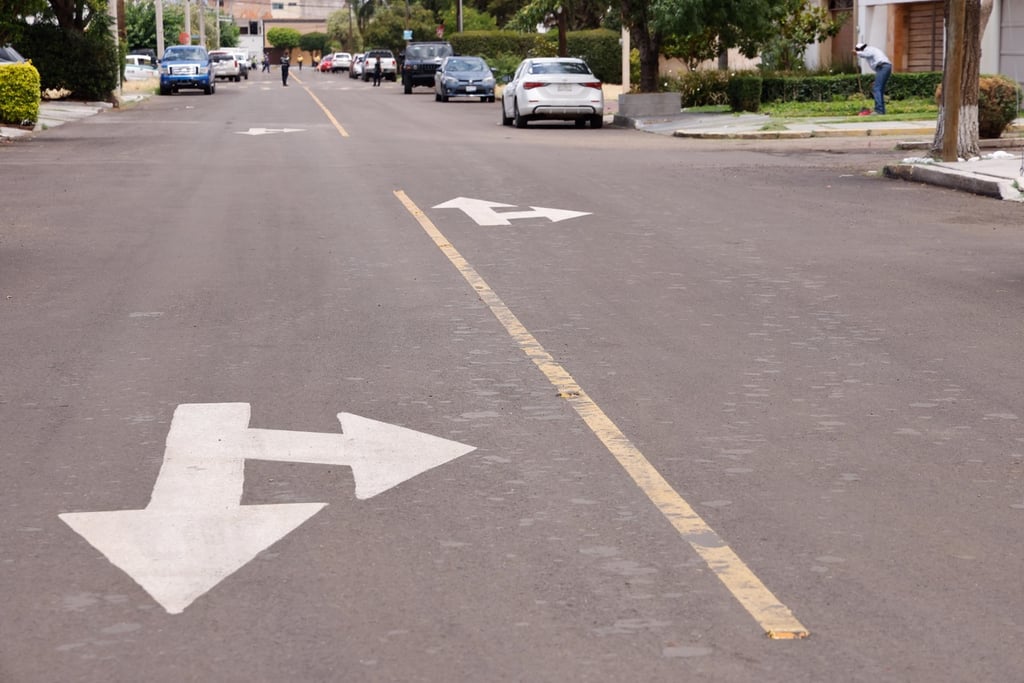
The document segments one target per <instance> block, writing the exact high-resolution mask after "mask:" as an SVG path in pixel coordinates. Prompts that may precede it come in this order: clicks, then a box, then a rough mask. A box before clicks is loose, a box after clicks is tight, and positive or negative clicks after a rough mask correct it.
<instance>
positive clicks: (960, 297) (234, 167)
mask: <svg viewBox="0 0 1024 683" xmlns="http://www.w3.org/2000/svg"><path fill="white" fill-rule="evenodd" d="M292 71H293V78H292V80H291V83H290V85H289V87H287V88H285V87H282V86H281V83H280V79H279V77H278V74H277V73H276V71H275V73H273V74H270V75H267V74H258V73H256V74H253V75H251V76H250V78H249V80H248V81H244V82H242V83H237V84H236V83H221V84H219V85H218V89H217V93H216V95H214V96H212V97H210V96H205V95H202V94H200V93H198V92H197V93H181V94H178V95H176V96H173V97H154V98H151V99H149V100H148V101H146V102H144V103H143V104H141V105H139V106H135V107H130V108H126V109H124V110H119V111H113V112H108V113H105V114H103V115H100V116H96V117H93V118H91V119H88V120H84V121H81V122H77V123H73V124H68V125H66V126H62V127H60V128H58V129H54V130H50V131H46V132H44V133H42V134H40V135H37V136H35V137H34V138H32V139H26V140H21V141H18V142H16V143H14V144H9V145H6V146H4V147H2V148H0V181H2V188H3V195H2V199H0V207H2V208H0V216H2V219H0V329H2V334H0V359H2V372H3V381H2V382H0V472H2V477H0V520H2V527H0V595H2V599H3V603H2V604H3V608H2V611H0V681H3V682H4V683H35V682H50V681H61V682H69V681H102V682H109V681H147V682H165V681H166V682H178V681H218V682H219V681H226V682H227V681H245V682H252V681H268V682H272V681H274V682H276V681H584V680H586V681H723V682H725V681H729V682H732V681H737V682H742V681H769V682H771V681H778V682H783V681H785V682H792V681H807V682H817V681H865V682H878V681H899V682H905V681H928V682H934V681H1018V680H1024V657H1022V655H1021V645H1020V644H1021V641H1022V637H1024V617H1022V615H1024V590H1022V589H1021V576H1020V573H1021V572H1020V568H1021V563H1022V557H1021V553H1022V550H1021V548H1022V544H1021V528H1022V523H1024V431H1022V429H1021V419H1022V418H1024V396H1022V387H1024V376H1022V374H1024V364H1022V363H1021V362H1020V355H1021V353H1020V352H1021V349H1022V331H1024V330H1022V325H1024V323H1022V321H1024V315H1022V303H1021V302H1022V297H1024V279H1022V273H1024V258H1022V252H1024V228H1022V227H1021V226H1022V221H1021V213H1020V207H1019V205H1016V204H1010V203H1000V202H996V201H993V200H990V199H983V198H978V197H974V196H969V195H964V194H958V193H954V192H950V191H945V190H941V189H937V188H934V187H924V186H916V185H912V184H906V183H902V182H895V181H888V180H883V179H881V178H879V177H878V175H877V171H878V169H880V168H881V166H882V165H883V164H884V163H885V162H887V161H892V160H893V159H894V158H898V157H899V155H900V153H899V152H894V151H892V150H891V149H888V146H889V144H891V143H889V142H884V143H882V142H879V141H877V140H860V141H858V142H857V143H856V147H851V146H850V145H849V143H846V147H845V148H844V147H841V146H840V144H841V143H837V142H835V141H828V142H825V143H822V142H820V141H815V142H812V143H806V142H805V143H800V144H799V145H786V143H758V144H756V145H751V144H742V143H704V142H698V141H684V140H678V139H674V138H670V137H662V136H654V135H648V134H644V133H640V132H637V131H631V130H623V129H615V128H605V129H602V130H591V129H590V128H586V129H579V130H578V129H575V128H574V127H573V126H572V125H571V124H570V125H562V124H540V125H531V126H530V127H529V128H527V129H526V130H518V129H514V128H507V127H503V126H501V125H500V122H499V105H498V104H497V103H495V104H487V103H479V102H470V101H462V102H455V101H453V102H450V103H446V104H441V103H437V102H435V101H434V98H433V96H432V94H431V93H430V92H428V91H427V90H425V89H417V90H416V91H415V93H414V94H413V95H410V96H406V95H403V94H402V93H401V89H400V86H396V85H395V84H392V83H385V84H384V85H383V87H381V88H372V87H370V85H369V84H363V83H361V82H357V81H353V80H350V79H348V78H346V77H345V76H344V75H343V74H337V75H333V76H332V75H329V74H315V73H313V72H312V71H311V70H308V69H307V70H304V71H302V72H300V71H298V70H296V69H293V70H292ZM823 144H824V145H826V146H827V147H821V145H823ZM867 144H870V145H873V147H871V148H866V147H861V146H862V145H867ZM780 145H781V146H780Z"/></svg>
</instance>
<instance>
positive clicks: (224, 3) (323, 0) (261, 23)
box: [218, 0, 348, 64]
mask: <svg viewBox="0 0 1024 683" xmlns="http://www.w3.org/2000/svg"><path fill="white" fill-rule="evenodd" d="M218 4H219V5H220V7H221V10H220V11H221V13H222V14H229V15H231V16H232V17H234V20H235V23H236V24H237V25H238V28H239V31H240V32H241V36H240V42H241V45H240V47H242V48H244V49H245V50H247V51H249V52H250V54H253V55H256V56H257V57H258V58H260V59H262V55H263V54H264V53H269V54H270V58H271V61H272V62H273V63H275V64H276V63H277V61H278V60H279V59H280V56H281V55H280V50H276V49H274V47H273V46H271V45H268V44H267V42H266V33H267V29H271V28H274V27H282V28H293V29H295V30H297V31H298V32H299V33H303V34H304V33H313V32H319V33H326V32H327V17H328V16H329V15H330V14H332V13H334V12H337V11H338V10H343V9H345V8H346V7H348V5H347V4H346V2H345V0H270V2H267V0H218ZM305 57H306V63H307V64H312V60H311V55H309V54H308V53H306V54H305Z"/></svg>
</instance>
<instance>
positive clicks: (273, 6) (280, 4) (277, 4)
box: [270, 2, 284, 9]
mask: <svg viewBox="0 0 1024 683" xmlns="http://www.w3.org/2000/svg"><path fill="white" fill-rule="evenodd" d="M270 9H284V3H283V2H272V3H270Z"/></svg>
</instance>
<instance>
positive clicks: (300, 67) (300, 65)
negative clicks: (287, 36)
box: [299, 55, 302, 71]
mask: <svg viewBox="0 0 1024 683" xmlns="http://www.w3.org/2000/svg"><path fill="white" fill-rule="evenodd" d="M299 71H302V55H299Z"/></svg>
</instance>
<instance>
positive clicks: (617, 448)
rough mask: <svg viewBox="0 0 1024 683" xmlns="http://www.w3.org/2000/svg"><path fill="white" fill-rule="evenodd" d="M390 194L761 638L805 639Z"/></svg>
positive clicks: (415, 212)
mask: <svg viewBox="0 0 1024 683" xmlns="http://www.w3.org/2000/svg"><path fill="white" fill-rule="evenodd" d="M394 194H395V197H397V198H398V200H399V201H400V202H401V203H402V204H403V206H405V208H406V210H407V211H408V212H409V213H410V214H412V216H413V218H415V219H416V221H417V222H418V223H419V224H420V226H421V227H422V228H423V230H424V231H425V232H426V233H427V235H429V236H430V238H431V239H432V240H434V243H435V244H436V245H437V247H438V248H439V249H440V250H441V252H442V253H443V254H444V255H445V256H446V257H447V258H448V260H449V261H450V262H451V264H452V265H453V266H455V268H456V269H457V270H458V271H459V272H460V273H461V274H462V277H463V278H465V280H466V282H468V283H469V285H470V286H471V287H472V288H473V289H474V290H475V291H476V292H477V294H479V295H480V299H481V300H482V301H483V302H484V303H485V304H486V305H487V307H488V308H490V310H491V312H492V313H493V314H494V317H496V318H497V319H498V321H499V322H501V324H502V325H503V326H504V327H505V330H506V331H507V332H508V334H509V335H510V336H511V337H512V339H513V340H514V341H515V342H516V344H517V345H518V346H519V348H520V349H522V350H523V353H525V354H526V355H527V357H529V358H530V360H532V361H533V362H534V364H535V365H536V366H537V367H538V368H539V369H540V371H541V372H542V373H544V376H545V377H547V378H548V381H549V382H551V384H552V385H553V386H554V387H555V389H556V391H557V392H558V396H559V397H561V398H565V399H566V400H568V401H569V405H571V406H572V407H573V409H575V410H576V413H577V414H578V415H579V416H580V417H581V418H582V419H583V421H584V422H585V423H586V424H587V426H588V427H590V430H591V431H592V432H593V433H594V435H595V436H597V438H598V439H600V441H601V443H603V444H604V446H605V448H607V449H608V451H609V452H611V454H612V455H613V456H615V459H616V460H618V462H619V464H620V465H621V466H622V468H623V469H625V470H626V472H627V473H628V474H629V476H630V477H631V478H632V479H633V481H634V482H636V485H637V486H639V487H640V489H641V490H642V491H643V492H644V493H645V494H646V495H647V497H648V499H650V501H651V502H652V503H654V505H655V506H656V507H657V508H658V509H659V510H660V511H661V514H662V515H664V516H665V518H666V519H667V520H668V521H669V522H670V523H671V524H672V526H674V527H675V529H676V531H678V532H679V535H680V536H682V538H683V539H684V540H685V541H686V542H687V543H689V544H690V547H692V548H693V549H694V550H695V551H696V552H697V554H698V555H700V557H701V558H702V559H703V560H704V562H705V563H707V566H708V568H709V569H710V570H711V571H712V572H714V574H715V576H717V577H718V578H719V580H721V582H722V583H723V584H724V585H725V587H726V588H727V589H728V590H729V592H730V593H732V595H733V596H734V597H735V598H736V600H738V601H739V603H740V604H741V605H742V606H743V608H744V609H746V610H747V612H749V613H750V616H752V617H753V618H754V619H755V620H756V621H757V623H758V624H759V625H760V627H761V628H762V629H763V630H764V633H765V635H767V636H768V637H769V638H773V639H779V640H786V639H797V638H806V637H807V636H808V635H809V632H808V630H807V629H806V628H804V626H803V625H802V624H801V623H800V622H799V621H797V619H796V617H794V616H793V613H792V612H790V610H789V608H788V607H786V606H785V605H783V604H782V603H781V602H779V600H778V598H776V597H775V596H774V595H773V594H772V592H771V591H770V590H768V588H767V587H766V586H765V585H764V584H763V583H761V580H760V579H758V578H757V576H755V575H754V572H752V571H751V570H750V568H749V567H747V565H746V564H745V563H744V562H743V560H741V559H740V558H739V556H738V555H737V554H736V553H735V552H733V550H732V549H731V548H730V547H729V546H728V545H727V544H726V542H725V541H724V540H723V539H722V537H721V536H719V535H718V534H717V533H716V532H715V530H714V529H712V528H711V527H710V526H708V524H707V522H705V521H704V520H703V519H702V518H701V516H700V515H698V514H697V512H696V511H695V510H694V509H693V508H692V507H691V506H690V504H689V503H687V502H686V501H685V500H683V498H682V496H680V495H679V494H678V493H677V492H676V491H675V489H673V488H672V487H671V486H670V485H669V483H668V482H667V481H665V478H664V477H662V476H661V474H660V473H659V472H658V471H657V470H656V469H655V468H654V466H653V465H651V463H650V462H649V461H648V460H647V458H645V457H644V455H643V453H641V452H640V450H639V449H638V448H637V447H636V446H634V445H633V443H632V442H631V441H630V440H629V438H628V437H627V436H626V435H625V434H623V433H622V431H621V430H619V428H618V427H617V426H616V425H615V423H614V422H612V420H611V418H609V417H608V416H607V415H606V414H605V413H604V411H603V410H601V408H600V406H598V405H597V403H595V402H594V401H593V399H591V398H590V397H589V396H588V395H587V393H586V392H585V391H584V390H583V388H582V387H580V385H579V384H577V383H576V380H574V379H573V377H572V375H570V374H569V373H568V371H566V369H565V368H563V367H562V366H561V365H560V364H559V363H558V362H557V361H555V359H554V358H553V357H552V356H551V354H549V353H548V352H547V351H545V350H544V347H542V346H541V344H540V342H539V341H537V339H536V337H534V336H533V335H532V334H531V333H530V331H529V330H528V329H526V327H525V326H524V325H523V324H522V323H521V322H519V319H518V318H516V316H515V315H514V314H513V313H512V311H511V310H509V308H508V307H507V306H506V305H505V304H504V302H502V300H501V299H500V298H499V297H498V295H497V294H495V293H494V290H492V289H491V288H490V286H489V285H488V284H487V283H486V282H485V281H484V279H483V278H482V277H480V274H479V273H477V272H476V269H475V268H473V266H472V265H470V263H469V262H468V261H466V259H465V258H463V257H462V255H461V254H460V253H459V252H458V250H456V249H455V247H453V246H452V245H451V243H450V242H449V241H448V240H447V239H446V238H445V236H444V235H443V234H441V231H440V230H438V229H437V227H436V226H435V225H434V224H433V222H431V220H430V219H429V218H427V216H426V214H424V213H423V211H421V210H420V209H419V207H417V206H416V204H414V203H413V201H412V200H411V199H409V197H408V196H407V195H406V194H405V193H404V192H402V191H401V190H395V193H394Z"/></svg>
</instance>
